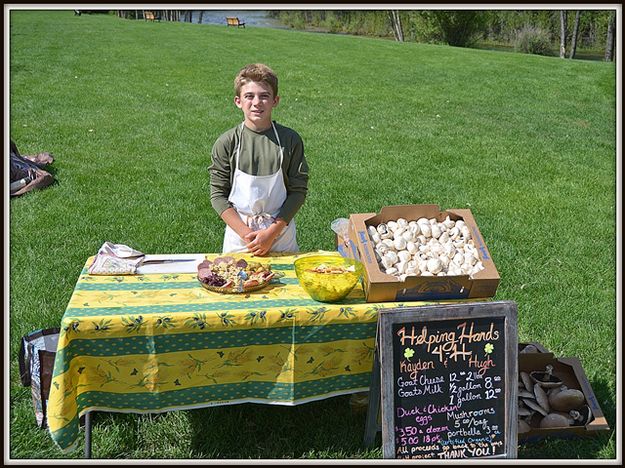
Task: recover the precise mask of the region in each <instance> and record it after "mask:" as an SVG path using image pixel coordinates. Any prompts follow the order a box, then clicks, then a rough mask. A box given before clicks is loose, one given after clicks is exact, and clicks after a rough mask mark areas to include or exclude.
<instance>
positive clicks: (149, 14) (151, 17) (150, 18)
mask: <svg viewBox="0 0 625 468" xmlns="http://www.w3.org/2000/svg"><path fill="white" fill-rule="evenodd" d="M143 19H145V20H146V21H154V20H155V18H154V13H153V12H151V11H146V12H144V13H143Z"/></svg>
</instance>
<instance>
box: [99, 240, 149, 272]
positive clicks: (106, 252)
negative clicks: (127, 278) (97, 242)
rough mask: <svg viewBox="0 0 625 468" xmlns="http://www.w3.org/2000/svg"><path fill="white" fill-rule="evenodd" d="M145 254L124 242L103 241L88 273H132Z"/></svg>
mask: <svg viewBox="0 0 625 468" xmlns="http://www.w3.org/2000/svg"><path fill="white" fill-rule="evenodd" d="M144 259H145V254H144V253H143V252H139V251H138V250H134V249H132V248H130V247H128V246H127V245H124V244H112V243H111V242H105V243H104V244H103V245H102V247H100V250H99V251H98V254H97V255H96V257H95V260H94V261H93V263H92V264H91V266H90V267H89V274H90V275H134V274H136V273H137V268H138V267H139V265H140V264H141V262H143V260H144Z"/></svg>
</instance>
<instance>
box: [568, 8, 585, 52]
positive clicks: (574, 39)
mask: <svg viewBox="0 0 625 468" xmlns="http://www.w3.org/2000/svg"><path fill="white" fill-rule="evenodd" d="M581 14H582V12H581V11H580V10H577V11H576V12H575V24H574V25H573V35H572V36H571V52H570V53H569V58H570V59H572V58H575V51H576V50H577V33H578V31H579V17H580V16H581Z"/></svg>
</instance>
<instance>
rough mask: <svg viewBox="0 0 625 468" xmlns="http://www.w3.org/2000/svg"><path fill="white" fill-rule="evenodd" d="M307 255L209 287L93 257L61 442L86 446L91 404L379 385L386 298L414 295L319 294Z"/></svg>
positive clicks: (298, 395)
mask: <svg viewBox="0 0 625 468" xmlns="http://www.w3.org/2000/svg"><path fill="white" fill-rule="evenodd" d="M216 256H217V254H208V255H206V257H207V258H214V257H216ZM242 257H243V258H246V256H242ZM297 257H298V256H297V255H277V256H272V257H268V258H265V259H262V260H261V261H263V262H266V263H271V265H272V268H273V269H274V270H275V271H281V272H283V273H284V275H285V276H284V277H283V278H281V279H280V280H279V282H278V283H275V284H271V285H269V286H268V287H266V288H264V289H262V290H260V291H256V292H252V293H249V294H219V293H215V292H211V291H208V290H206V289H204V288H203V287H202V286H201V285H200V284H199V282H198V280H197V277H196V275H195V274H149V275H130V276H93V275H89V274H88V273H87V268H88V267H89V265H90V264H91V262H92V261H93V257H91V258H90V259H88V260H87V262H86V264H85V267H84V268H83V270H82V273H81V275H80V277H79V278H78V282H77V284H76V287H75V290H74V292H73V294H72V297H71V299H70V302H69V304H68V306H67V310H66V311H65V314H64V315H63V319H62V324H61V334H60V337H59V345H58V350H57V354H56V360H55V366H54V375H53V380H52V385H51V389H50V397H49V401H48V415H47V417H48V424H49V429H50V433H51V435H52V438H53V440H54V442H55V443H56V444H57V445H58V446H59V447H60V448H61V449H62V450H64V451H66V450H71V449H73V448H75V446H76V443H77V439H78V432H79V417H80V416H82V415H83V414H84V413H86V412H88V411H96V410H99V411H111V412H129V413H153V412H162V411H169V410H173V409H189V408H201V407H208V406H213V405H223V404H233V403H243V402H255V403H265V404H280V405H295V404H299V403H305V402H308V401H313V400H318V399H323V398H328V397H331V396H335V395H341V394H349V393H354V392H358V391H364V390H367V389H368V386H369V378H370V373H371V368H372V362H373V351H374V346H375V333H376V321H377V314H378V310H379V309H380V308H388V307H397V306H401V305H402V304H397V303H390V302H387V303H384V304H374V303H367V302H365V298H364V293H363V290H362V287H361V286H360V285H358V286H356V288H354V290H353V291H352V292H351V293H350V295H349V296H348V297H347V298H346V299H345V300H344V301H343V302H342V303H340V304H325V303H321V302H317V301H314V300H312V299H311V298H310V296H308V294H307V293H306V292H305V291H304V290H303V289H302V288H301V287H300V286H299V284H298V281H297V277H296V275H295V271H294V267H293V261H294V260H295V258H297ZM256 260H258V259H256ZM430 303H431V302H430ZM423 304H426V303H425V302H410V303H405V305H423Z"/></svg>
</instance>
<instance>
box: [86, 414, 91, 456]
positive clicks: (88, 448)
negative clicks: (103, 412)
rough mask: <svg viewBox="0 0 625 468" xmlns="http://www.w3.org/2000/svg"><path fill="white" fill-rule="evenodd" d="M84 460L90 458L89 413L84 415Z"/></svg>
mask: <svg viewBox="0 0 625 468" xmlns="http://www.w3.org/2000/svg"><path fill="white" fill-rule="evenodd" d="M85 458H91V412H90V411H89V412H87V413H85Z"/></svg>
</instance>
